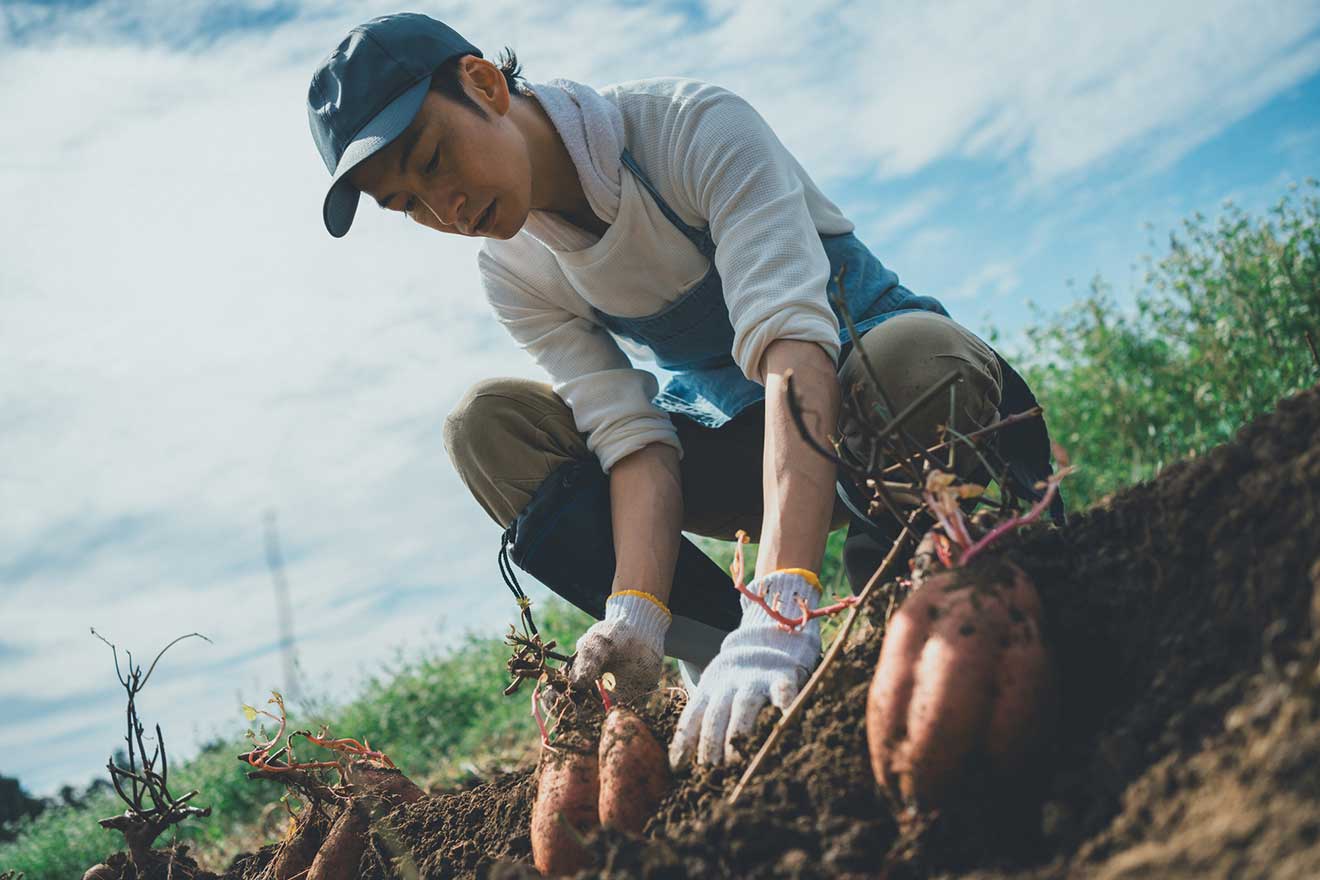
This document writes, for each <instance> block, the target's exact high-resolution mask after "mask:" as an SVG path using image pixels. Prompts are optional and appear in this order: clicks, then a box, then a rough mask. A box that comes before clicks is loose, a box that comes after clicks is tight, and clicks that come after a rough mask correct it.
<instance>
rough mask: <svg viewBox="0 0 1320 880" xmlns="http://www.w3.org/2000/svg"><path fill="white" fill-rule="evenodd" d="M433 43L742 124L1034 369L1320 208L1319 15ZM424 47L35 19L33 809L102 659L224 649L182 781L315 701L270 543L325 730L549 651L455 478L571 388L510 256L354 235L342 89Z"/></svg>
mask: <svg viewBox="0 0 1320 880" xmlns="http://www.w3.org/2000/svg"><path fill="white" fill-rule="evenodd" d="M411 9H412V10H414V11H422V12H427V13H429V14H431V15H433V16H435V17H437V18H441V19H443V20H445V21H447V22H448V23H449V24H451V25H452V26H454V27H455V28H456V29H457V30H459V31H460V32H461V33H463V34H464V36H466V37H467V38H468V39H469V40H471V41H472V42H473V43H475V44H476V45H477V46H479V47H482V48H483V50H484V51H485V52H486V54H487V56H492V55H493V54H494V53H495V51H496V50H498V48H499V47H501V46H505V45H507V46H511V47H513V48H514V49H516V50H517V52H518V55H519V57H520V59H521V60H522V62H523V65H524V69H525V73H526V75H527V76H528V78H529V79H531V80H532V81H534V82H536V81H545V80H549V79H551V78H555V77H565V78H568V79H573V80H576V81H578V82H582V83H586V84H589V85H593V86H603V85H605V84H608V83H612V82H618V81H622V80H628V79H636V78H642V77H651V76H687V77H693V78H697V79H703V80H708V81H711V82H715V83H718V84H720V85H723V86H725V87H727V88H730V89H732V90H733V91H735V92H737V93H739V94H740V95H742V96H743V97H745V98H747V99H748V100H749V101H750V102H751V103H752V104H753V106H755V107H756V108H757V109H758V111H759V112H760V113H761V114H762V115H763V116H764V117H765V118H766V119H767V120H768V121H769V123H770V124H771V126H772V127H773V128H774V129H775V131H776V133H777V134H778V136H779V137H780V139H781V140H782V141H783V142H784V143H785V144H786V145H787V146H788V147H789V149H790V150H792V151H793V153H794V154H795V155H796V156H797V158H798V159H799V161H800V162H801V163H802V165H803V166H804V167H805V168H806V169H807V171H808V172H809V173H810V174H811V175H812V177H813V178H814V179H815V180H816V182H817V183H818V184H819V185H820V186H821V188H822V189H823V190H824V192H825V193H826V194H827V195H828V196H830V197H831V198H832V199H833V200H834V201H835V202H836V203H838V204H839V206H840V207H841V208H842V209H843V210H844V212H845V213H846V214H847V215H848V216H849V217H851V218H852V219H853V220H854V222H855V223H856V224H857V234H858V236H859V237H860V238H861V239H862V240H863V241H864V242H866V243H867V244H868V245H869V246H870V247H871V249H872V250H873V251H874V252H875V253H876V254H877V255H878V256H879V257H880V259H881V260H882V261H883V262H885V264H886V265H889V266H891V267H892V268H894V269H895V270H896V271H897V272H898V273H899V275H900V277H901V278H902V279H903V281H904V283H905V284H906V285H907V286H908V287H910V288H912V289H913V290H916V291H917V292H919V293H925V294H932V295H935V296H938V297H940V298H941V299H942V300H943V301H944V302H945V304H946V305H947V306H948V308H949V309H950V311H951V312H952V313H953V315H954V317H955V318H958V319H960V320H961V321H963V322H964V323H966V324H967V325H968V326H970V327H971V328H972V329H974V330H976V331H977V332H979V333H982V334H983V335H985V334H988V332H989V330H990V328H991V327H995V328H998V329H999V330H1001V331H1002V332H1004V334H1005V335H1006V337H1007V338H1008V339H1010V340H1011V339H1012V338H1013V336H1014V334H1015V333H1020V332H1021V330H1022V328H1023V327H1024V326H1025V325H1026V323H1027V322H1028V321H1029V319H1030V311H1029V309H1028V308H1027V304H1028V303H1029V302H1031V303H1035V304H1038V305H1039V306H1040V307H1042V308H1044V309H1046V310H1047V311H1052V310H1057V309H1059V308H1062V307H1064V306H1066V305H1067V303H1068V302H1069V301H1070V300H1071V299H1072V298H1074V297H1076V296H1077V295H1079V293H1080V291H1082V290H1083V289H1084V288H1085V286H1086V284H1087V283H1088V282H1089V280H1090V279H1091V278H1093V277H1094V276H1096V275H1100V276H1103V277H1104V278H1105V279H1107V280H1108V281H1109V282H1111V283H1112V284H1113V286H1114V290H1115V294H1116V295H1117V296H1118V297H1119V299H1120V301H1122V300H1123V299H1124V298H1125V297H1130V295H1131V292H1132V290H1133V289H1134V285H1136V284H1139V283H1140V268H1139V258H1140V257H1141V255H1142V254H1143V253H1149V252H1151V251H1152V248H1154V249H1155V251H1156V252H1158V249H1159V248H1160V246H1161V245H1162V242H1163V241H1164V240H1165V236H1167V233H1168V231H1169V230H1171V229H1173V228H1175V227H1176V226H1177V224H1178V223H1179V221H1180V220H1181V218H1183V217H1185V216H1188V215H1189V214H1191V213H1193V212H1196V211H1201V212H1204V213H1206V214H1208V215H1211V216H1213V215H1214V214H1215V212H1216V211H1219V210H1220V209H1221V206H1222V205H1223V203H1224V201H1225V200H1228V199H1231V200H1233V201H1235V202H1236V203H1238V204H1240V205H1243V206H1245V207H1247V208H1248V209H1250V210H1257V211H1258V210H1263V209H1265V208H1266V207H1268V206H1269V205H1270V204H1272V203H1273V202H1275V201H1276V200H1277V199H1278V198H1279V197H1280V196H1281V195H1283V194H1284V192H1285V191H1286V189H1287V186H1288V184H1289V183H1290V182H1293V181H1300V180H1303V179H1305V178H1306V177H1308V176H1315V175H1316V174H1317V171H1318V170H1320V169H1318V168H1317V165H1320V163H1318V162H1317V160H1316V157H1317V156H1320V112H1317V111H1320V2H1315V0H1312V2H1285V0H1278V2H1273V3H1268V4H1261V3H1254V2H1238V0H1192V2H1172V0H1171V2H1164V3H1150V2H1108V3H1103V4H1096V3H1092V2H1060V0H1026V2H1022V0H1019V2H1011V3H1009V2H1004V3H996V2H976V3H965V2H944V3H916V4H914V3H910V2H903V3H898V2H876V0H866V2H820V0H792V2H789V0H758V2H744V3H739V2H732V0H711V2H705V3H691V2H684V3H677V2H672V3H671V2H662V3H648V2H637V0H626V2H625V0H580V2H575V3H573V4H567V5H565V4H563V3H560V2H537V0H517V2H513V0H488V2H484V3H437V2H417V3H415V4H414V5H413V6H412V7H411ZM392 11H397V10H396V7H394V6H392V5H388V4H381V3H375V2H369V3H331V2H321V0H308V2H294V0H289V2H256V0H252V2H240V3H233V4H226V5H223V6H221V5H218V4H208V3H196V2H189V0H170V2H163V0H135V2H120V0H100V2H97V0H70V2H62V3H37V4H34V3H23V2H12V0H5V2H0V119H4V120H5V123H4V124H3V125H0V234H2V236H3V242H4V244H3V256H0V706H3V707H4V711H3V713H0V737H2V738H3V739H4V741H5V743H6V746H7V747H6V748H5V749H4V750H3V751H2V752H0V773H3V774H5V775H9V776H18V777H19V778H20V780H22V782H23V783H24V785H25V787H26V788H27V789H28V790H29V791H30V792H34V793H38V794H49V793H51V792H53V791H54V790H55V789H57V788H58V787H59V786H60V785H63V784H73V785H75V786H81V785H84V784H86V783H87V782H89V781H90V780H91V779H92V778H93V777H95V776H97V775H98V774H100V773H103V772H104V771H103V766H104V763H105V760H106V757H107V755H108V754H109V753H110V752H111V751H112V750H113V749H114V748H115V745H116V743H117V741H118V738H119V737H121V736H122V727H121V724H122V711H123V693H122V691H121V690H120V688H119V685H118V684H117V682H116V681H115V678H114V669H113V665H112V662H111V658H110V652H109V649H108V648H107V647H106V646H105V645H103V644H102V643H101V642H99V641H97V640H96V639H94V638H93V637H92V636H91V635H90V633H89V628H90V627H95V628H96V629H97V631H98V632H100V633H102V634H104V635H105V636H106V637H107V638H109V639H110V640H111V641H114V642H116V643H118V644H119V645H121V646H123V647H127V648H130V649H132V650H133V651H134V652H135V654H136V656H137V657H138V658H139V659H142V658H144V657H145V658H149V657H150V656H151V655H154V653H155V652H156V651H157V650H159V649H160V648H161V647H162V646H163V645H164V644H165V643H166V642H168V641H169V640H170V639H172V638H173V637H174V636H177V635H180V634H182V633H186V632H193V631H199V632H202V633H204V634H206V635H207V636H208V637H209V638H210V639H211V640H212V643H211V644H207V643H205V642H202V641H200V640H196V639H194V640H190V641H187V642H184V643H181V644H180V645H178V646H177V647H175V648H174V649H173V650H172V651H171V653H170V654H169V655H167V657H166V659H165V660H163V661H162V663H161V667H160V669H159V670H158V671H157V674H156V677H155V678H154V679H153V680H152V682H151V684H150V686H149V688H148V690H147V691H146V692H145V693H144V695H143V697H142V698H141V700H140V708H141V710H142V711H143V713H144V716H145V717H146V718H147V719H149V720H151V721H155V720H159V721H161V722H162V725H163V727H164V728H165V731H166V735H167V737H169V738H170V742H171V745H172V749H173V750H174V751H175V752H177V753H178V755H179V756H180V757H182V756H184V755H186V754H188V753H189V752H190V751H193V750H195V749H196V748H197V746H198V745H199V744H200V743H202V742H205V741H207V740H209V739H212V738H214V737H217V736H234V735H236V734H238V732H239V731H241V730H242V729H243V727H244V724H245V722H244V720H243V717H242V715H241V713H240V710H239V706H240V704H241V703H244V702H249V703H251V702H260V701H261V700H263V699H264V698H265V695H266V694H267V693H268V692H269V691H270V690H271V689H272V688H281V687H285V682H284V681H283V674H282V672H281V665H280V654H279V633H278V628H277V613H276V602H275V599H274V595H273V592H272V587H271V582H272V579H271V575H270V572H269V570H268V568H267V565H266V557H265V551H264V546H263V521H264V518H265V517H266V515H267V512H268V511H270V512H274V514H275V516H276V517H277V522H278V527H279V535H280V540H281V544H282V549H283V555H284V559H285V575H286V576H287V579H288V583H289V589H290V591H291V595H292V600H293V607H294V628H295V633H296V639H297V641H296V649H297V652H298V656H299V660H300V664H301V667H302V669H303V673H304V675H305V677H306V680H307V682H308V685H309V687H310V688H311V690H312V691H313V692H315V693H317V694H319V695H322V696H324V697H326V698H329V699H346V698H348V697H350V696H352V695H353V694H354V693H355V692H356V689H357V688H358V687H360V686H361V683H362V681H363V679H364V676H366V675H368V674H370V673H372V672H374V671H377V670H379V669H380V668H381V667H382V664H385V663H387V662H390V661H391V660H393V659H395V658H398V657H400V656H408V655H410V654H413V653H416V652H421V651H443V650H445V649H446V646H448V645H450V644H453V643H454V642H455V640H456V639H457V637H458V636H460V635H461V634H462V633H464V632H467V631H471V632H477V633H483V634H491V635H494V634H497V633H499V632H501V631H503V629H504V627H505V625H506V624H507V623H509V622H511V621H512V620H513V619H514V616H515V609H514V606H513V604H512V602H511V599H510V597H509V595H508V593H507V591H506V590H505V587H504V585H503V583H502V582H501V580H500V578H499V574H498V571H497V568H496V564H495V559H496V552H497V550H498V547H499V533H500V529H499V527H498V526H496V525H495V524H494V523H493V522H491V521H489V520H488V519H487V518H486V517H485V515H484V514H483V513H482V511H481V510H480V508H479V507H478V506H477V504H476V502H475V501H473V500H472V499H471V498H470V497H469V496H468V494H467V492H466V490H465V489H464V488H463V487H462V485H461V484H460V482H459V481H458V478H457V477H456V476H455V474H454V473H453V472H452V469H451V467H450V465H449V462H448V459H447V457H446V455H445V452H444V448H443V443H442V439H441V424H442V422H443V419H444V416H445V414H446V413H447V412H448V410H449V409H450V407H452V406H453V404H454V403H455V402H456V401H457V399H458V398H459V396H460V395H461V394H462V393H463V391H464V390H465V389H466V388H467V387H469V386H470V385H471V384H472V383H474V382H475V381H477V380H478V379H480V378H483V377H486V376H496V375H516V376H529V377H536V376H538V373H537V369H536V367H535V366H534V365H533V364H532V363H531V361H530V359H529V358H528V357H527V356H526V355H524V354H523V353H522V352H520V351H519V350H518V349H517V348H516V347H515V346H514V345H513V344H512V343H511V341H510V340H509V339H508V338H507V337H506V336H505V334H504V331H503V330H502V329H501V328H500V327H499V326H498V325H497V324H496V323H495V320H494V318H493V316H491V315H490V314H489V312H488V308H487V306H486V305H485V303H484V300H483V296H482V291H481V286H480V281H479V278H478V275H477V271H476V265H475V254H476V250H477V246H478V243H477V242H474V241H471V240H467V239H463V238H460V237H457V236H444V235H438V234H436V233H434V232H432V231H430V230H427V229H424V228H422V227H419V226H410V225H409V221H407V220H406V219H404V218H402V217H400V216H396V215H387V214H384V213H382V212H380V211H375V210H370V209H369V208H365V207H364V208H363V210H361V211H360V212H359V217H358V220H357V222H356V224H355V226H354V228H353V231H352V233H351V234H350V235H349V236H348V237H347V238H345V239H342V240H335V239H332V238H330V236H329V235H327V234H326V233H325V231H324V228H323V227H322V225H321V219H320V206H321V201H322V198H323V196H324V192H325V188H326V185H327V182H328V175H327V174H326V171H325V168H324V166H323V165H322V164H321V161H320V159H319V157H318V156H317V154H316V151H315V149H314V146H313V144H312V141H311V137H310V135H309V133H308V128H307V121H306V112H305V104H304V102H305V96H306V88H307V82H308V79H309V77H310V75H311V72H312V70H313V68H314V67H315V65H316V63H317V62H318V61H319V60H320V58H322V57H323V56H324V55H325V54H327V53H328V52H329V51H330V50H331V49H332V48H333V47H334V46H335V45H336V44H337V43H338V42H339V40H340V39H341V38H342V37H343V35H344V34H345V33H346V32H347V31H348V29H349V28H350V27H352V26H353V25H355V24H358V23H359V22H361V21H363V20H365V19H367V18H369V17H371V16H373V15H376V14H383V13H386V12H392ZM530 591H531V593H532V595H533V598H534V599H535V598H537V597H543V596H545V595H546V591H545V590H544V588H543V587H540V586H539V585H535V584H533V585H532V587H531V588H530ZM348 733H352V732H348ZM367 733H368V734H369V731H368V732H367ZM176 760H177V758H176Z"/></svg>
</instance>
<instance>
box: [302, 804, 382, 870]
mask: <svg viewBox="0 0 1320 880" xmlns="http://www.w3.org/2000/svg"><path fill="white" fill-rule="evenodd" d="M369 831H370V822H369V821H368V820H367V817H366V814H365V813H364V812H363V811H362V809H361V808H359V807H358V805H357V804H356V803H354V802H353V801H349V803H348V806H346V807H345V808H344V811H343V812H342V813H340V814H339V818H337V819H335V822H334V824H333V825H331V826H330V833H329V834H327V835H326V836H325V843H323V844H321V848H320V849H319V850H317V852H316V858H314V859H313V860H312V868H311V870H310V871H308V872H307V880H353V878H355V877H357V876H358V865H359V864H360V863H361V861H362V853H363V852H365V851H366V848H367V834H368V833H369Z"/></svg>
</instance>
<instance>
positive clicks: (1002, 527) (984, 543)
mask: <svg viewBox="0 0 1320 880" xmlns="http://www.w3.org/2000/svg"><path fill="white" fill-rule="evenodd" d="M1060 479H1062V475H1061V474H1054V475H1053V476H1051V477H1050V478H1049V480H1048V483H1047V485H1046V487H1045V494H1044V495H1042V496H1041V498H1040V500H1039V501H1037V502H1036V503H1035V505H1033V506H1032V508H1031V510H1029V511H1027V513H1026V514H1025V515H1023V516H1016V517H1013V519H1010V520H1008V521H1007V522H1002V523H1000V524H999V525H997V526H995V527H994V528H993V529H991V530H990V531H988V532H986V533H985V536H984V537H983V538H981V540H979V541H977V542H976V543H975V544H973V545H972V546H970V547H968V548H967V552H965V553H963V555H962V558H961V559H960V560H959V561H958V564H959V565H966V564H967V563H969V562H971V561H972V559H974V558H975V557H976V554H978V553H980V552H981V551H982V550H984V549H986V548H987V547H989V546H990V545H991V544H993V543H994V542H995V541H997V540H998V539H999V538H1000V537H1002V536H1003V535H1006V534H1008V533H1009V532H1011V531H1013V530H1014V529H1020V528H1022V527H1023V526H1025V525H1028V524H1030V523H1033V522H1035V521H1036V520H1037V519H1039V518H1040V515H1041V514H1042V513H1044V511H1045V508H1047V507H1049V506H1050V502H1051V501H1052V500H1053V499H1054V493H1055V491H1057V490H1058V488H1059V480H1060Z"/></svg>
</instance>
